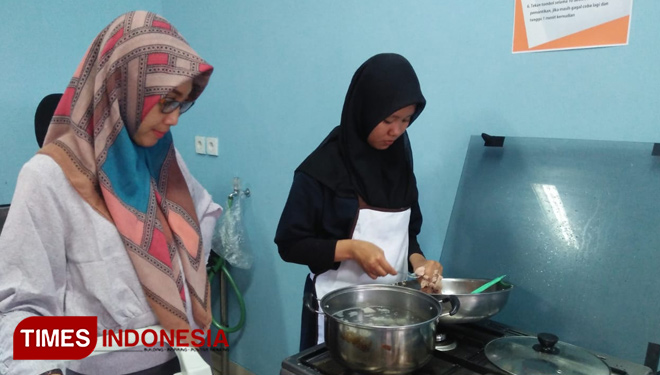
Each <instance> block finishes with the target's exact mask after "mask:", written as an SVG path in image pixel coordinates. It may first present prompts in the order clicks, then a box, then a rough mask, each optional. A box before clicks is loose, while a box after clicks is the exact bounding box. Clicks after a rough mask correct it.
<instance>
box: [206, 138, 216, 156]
mask: <svg viewBox="0 0 660 375" xmlns="http://www.w3.org/2000/svg"><path fill="white" fill-rule="evenodd" d="M206 153H207V154H209V155H214V156H218V138H216V137H206Z"/></svg>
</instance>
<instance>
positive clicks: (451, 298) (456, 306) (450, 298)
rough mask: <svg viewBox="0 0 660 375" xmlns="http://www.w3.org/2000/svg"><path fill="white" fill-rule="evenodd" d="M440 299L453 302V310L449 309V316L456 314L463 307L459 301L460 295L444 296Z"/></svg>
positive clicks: (443, 301)
mask: <svg viewBox="0 0 660 375" xmlns="http://www.w3.org/2000/svg"><path fill="white" fill-rule="evenodd" d="M439 301H440V303H445V302H449V303H450V304H451V311H449V313H448V314H447V315H449V316H453V315H456V313H457V312H458V310H459V309H460V308H461V302H460V301H459V299H458V297H456V296H455V295H453V294H450V295H446V296H443V297H442V298H441V299H440V300H439Z"/></svg>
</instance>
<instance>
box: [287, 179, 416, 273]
mask: <svg viewBox="0 0 660 375" xmlns="http://www.w3.org/2000/svg"><path fill="white" fill-rule="evenodd" d="M358 208H359V203H358V199H357V197H351V198H345V197H338V196H337V195H336V194H335V193H334V192H333V191H332V190H330V189H328V188H327V187H325V186H324V185H322V184H320V183H319V182H318V181H317V180H315V179H314V178H312V177H310V176H309V175H307V174H305V173H303V172H297V173H295V175H294V177H293V184H292V185H291V190H290V192H289V198H288V199H287V202H286V205H285V206H284V210H283V211H282V216H281V218H280V222H279V224H278V226H277V233H276V235H275V243H276V244H277V247H278V250H279V253H280V256H281V257H282V259H283V260H284V261H286V262H292V263H298V264H304V265H307V266H309V269H310V271H312V272H313V273H315V274H320V273H323V272H325V271H327V270H329V269H335V270H336V269H337V268H339V264H340V262H335V261H334V259H335V246H336V244H337V241H338V240H341V239H349V238H350V235H351V230H352V229H353V225H354V223H355V218H356V217H357V213H358ZM421 228H422V213H421V211H420V209H419V203H418V202H417V201H415V203H414V205H413V206H412V207H411V215H410V224H409V226H408V237H409V248H408V257H410V254H413V253H419V254H422V255H423V253H422V251H421V249H420V247H419V243H418V242H417V235H418V234H419V232H420V230H421ZM409 267H410V265H409Z"/></svg>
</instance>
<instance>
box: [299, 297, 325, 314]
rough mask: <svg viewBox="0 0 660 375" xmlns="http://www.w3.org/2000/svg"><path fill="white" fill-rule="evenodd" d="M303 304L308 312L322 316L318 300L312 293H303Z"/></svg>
mask: <svg viewBox="0 0 660 375" xmlns="http://www.w3.org/2000/svg"><path fill="white" fill-rule="evenodd" d="M303 304H304V305H305V307H307V309H309V311H311V312H313V313H316V314H319V315H321V314H323V311H321V308H320V306H319V300H318V299H317V298H316V297H314V293H305V296H304V297H303Z"/></svg>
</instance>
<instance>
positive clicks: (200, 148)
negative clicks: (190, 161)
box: [195, 135, 206, 154]
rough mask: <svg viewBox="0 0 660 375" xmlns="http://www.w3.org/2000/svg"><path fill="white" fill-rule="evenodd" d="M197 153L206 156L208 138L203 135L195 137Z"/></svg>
mask: <svg viewBox="0 0 660 375" xmlns="http://www.w3.org/2000/svg"><path fill="white" fill-rule="evenodd" d="M195 152H196V153H198V154H206V137H202V136H201V135H196V136H195Z"/></svg>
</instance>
